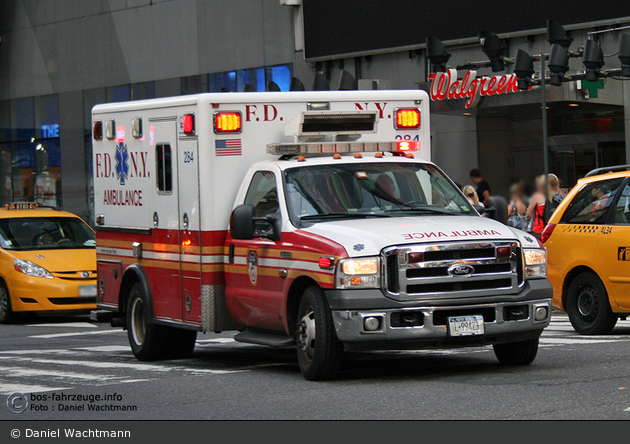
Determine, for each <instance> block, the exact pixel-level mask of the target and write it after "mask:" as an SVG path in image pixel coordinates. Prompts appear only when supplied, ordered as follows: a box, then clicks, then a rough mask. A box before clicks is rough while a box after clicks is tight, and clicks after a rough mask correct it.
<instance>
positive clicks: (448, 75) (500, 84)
mask: <svg viewBox="0 0 630 444" xmlns="http://www.w3.org/2000/svg"><path fill="white" fill-rule="evenodd" d="M429 80H430V81H431V90H430V92H429V94H430V96H431V100H453V99H468V100H467V101H466V105H465V106H466V108H470V107H471V106H473V105H476V104H477V102H478V101H479V99H480V98H481V97H485V96H494V95H500V94H509V93H515V92H518V84H517V78H516V74H505V75H502V76H492V77H479V78H478V77H477V71H468V72H467V73H466V74H464V77H463V78H462V79H461V80H458V78H457V70H456V69H449V70H448V71H447V72H438V73H434V74H430V75H429Z"/></svg>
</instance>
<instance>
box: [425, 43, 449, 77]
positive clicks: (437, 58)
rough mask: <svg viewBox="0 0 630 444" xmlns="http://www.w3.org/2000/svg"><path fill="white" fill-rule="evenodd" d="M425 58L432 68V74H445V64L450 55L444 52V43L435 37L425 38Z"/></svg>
mask: <svg viewBox="0 0 630 444" xmlns="http://www.w3.org/2000/svg"><path fill="white" fill-rule="evenodd" d="M427 56H428V57H429V61H430V62H431V65H432V66H433V72H445V71H446V63H447V62H448V59H450V58H451V55H450V54H449V53H448V52H446V47H445V46H444V43H442V41H441V40H440V39H438V38H437V37H433V36H429V37H427Z"/></svg>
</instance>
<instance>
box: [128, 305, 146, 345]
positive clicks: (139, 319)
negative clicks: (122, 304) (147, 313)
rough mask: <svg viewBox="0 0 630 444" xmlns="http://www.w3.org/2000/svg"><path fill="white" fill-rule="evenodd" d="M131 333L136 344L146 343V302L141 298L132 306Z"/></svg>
mask: <svg viewBox="0 0 630 444" xmlns="http://www.w3.org/2000/svg"><path fill="white" fill-rule="evenodd" d="M131 334H132V335H133V340H134V342H135V343H136V344H138V345H142V344H144V337H145V335H146V324H145V319H144V302H142V300H141V299H136V300H135V301H134V303H133V307H132V308H131Z"/></svg>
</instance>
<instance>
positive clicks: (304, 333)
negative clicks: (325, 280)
mask: <svg viewBox="0 0 630 444" xmlns="http://www.w3.org/2000/svg"><path fill="white" fill-rule="evenodd" d="M295 342H296V345H297V357H298V363H299V364H300V371H301V372H302V374H303V375H304V377H305V378H306V379H308V380H310V381H321V380H325V379H332V378H333V377H334V376H335V374H336V373H337V371H338V370H339V366H340V364H341V354H342V350H343V346H342V344H341V342H340V341H339V340H338V339H337V333H336V332H335V327H334V325H333V320H332V313H331V311H330V307H329V306H328V304H327V303H326V297H325V296H324V294H323V293H322V291H321V289H320V288H319V287H315V286H313V287H309V288H307V289H306V290H305V291H304V294H303V296H302V300H301V301H300V307H299V308H298V316H297V325H296V329H295Z"/></svg>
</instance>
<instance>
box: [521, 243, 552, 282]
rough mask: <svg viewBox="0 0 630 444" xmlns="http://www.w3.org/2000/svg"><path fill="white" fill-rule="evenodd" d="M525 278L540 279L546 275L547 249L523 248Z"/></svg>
mask: <svg viewBox="0 0 630 444" xmlns="http://www.w3.org/2000/svg"><path fill="white" fill-rule="evenodd" d="M523 256H524V259H525V278H526V279H542V278H546V277H547V251H546V250H541V249H535V250H523Z"/></svg>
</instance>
